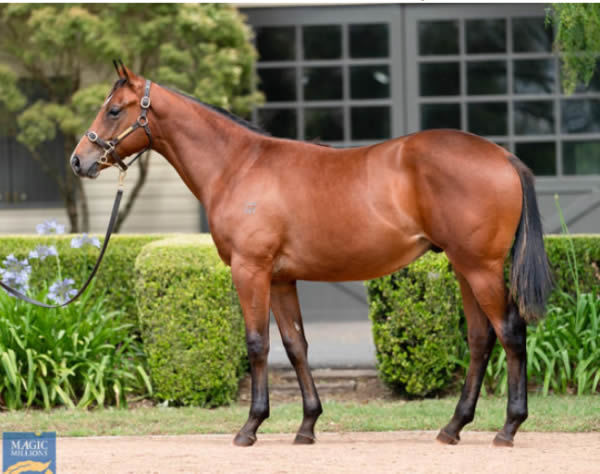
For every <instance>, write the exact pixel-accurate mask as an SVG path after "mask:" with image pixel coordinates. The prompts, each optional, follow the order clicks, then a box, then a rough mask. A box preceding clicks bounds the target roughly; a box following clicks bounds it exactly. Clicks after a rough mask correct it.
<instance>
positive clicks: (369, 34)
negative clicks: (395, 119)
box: [254, 22, 392, 146]
mask: <svg viewBox="0 0 600 474" xmlns="http://www.w3.org/2000/svg"><path fill="white" fill-rule="evenodd" d="M255 33H256V47H257V49H258V53H259V62H258V64H257V73H258V77H259V84H258V87H259V89H260V90H262V91H263V93H264V94H265V97H266V103H265V104H264V106H262V107H261V108H259V109H258V110H256V111H255V115H254V120H255V121H256V122H258V124H259V125H261V126H262V127H264V128H265V129H266V130H267V131H269V132H270V133H271V134H273V135H274V136H277V137H283V138H294V139H300V140H309V141H310V140H318V141H320V142H323V143H327V144H330V145H336V146H352V145H360V144H366V143H372V142H375V141H380V140H383V139H387V138H390V137H391V136H392V125H391V121H392V98H391V97H392V90H391V89H392V77H391V75H392V72H391V71H392V67H391V57H390V31H389V24H388V23H385V22H345V23H342V24H340V23H336V22H331V23H330V24H311V23H310V22H307V23H306V24H296V25H290V26H286V25H274V26H257V27H255Z"/></svg>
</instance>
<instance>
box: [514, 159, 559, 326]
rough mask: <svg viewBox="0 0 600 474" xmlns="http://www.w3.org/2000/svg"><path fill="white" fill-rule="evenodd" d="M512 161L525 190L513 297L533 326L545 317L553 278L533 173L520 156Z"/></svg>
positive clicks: (515, 248)
mask: <svg viewBox="0 0 600 474" xmlns="http://www.w3.org/2000/svg"><path fill="white" fill-rule="evenodd" d="M509 160H510V162H511V164H512V165H513V166H514V168H515V169H516V170H517V173H519V177H520V178H521V188H522V189H523V209H522V211H521V220H520V221H519V227H518V228H517V233H516V234H515V241H514V244H513V248H512V270H511V274H510V296H511V298H512V299H513V300H514V302H515V303H516V304H517V306H518V308H519V312H520V313H521V316H522V317H523V318H524V319H525V321H527V322H528V323H530V322H533V321H537V320H539V319H541V318H543V317H544V314H545V308H546V301H547V300H548V297H549V296H550V292H551V291H552V287H553V279H552V274H551V271H550V264H549V262H548V257H547V256H546V250H545V249H544V239H543V235H542V220H541V218H540V211H539V209H538V204H537V199H536V197H535V188H534V177H533V173H532V172H531V170H530V169H529V168H527V166H525V165H524V164H523V162H522V161H521V160H519V159H518V158H517V157H515V156H510V157H509Z"/></svg>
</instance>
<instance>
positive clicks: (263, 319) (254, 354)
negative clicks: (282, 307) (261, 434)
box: [231, 261, 271, 446]
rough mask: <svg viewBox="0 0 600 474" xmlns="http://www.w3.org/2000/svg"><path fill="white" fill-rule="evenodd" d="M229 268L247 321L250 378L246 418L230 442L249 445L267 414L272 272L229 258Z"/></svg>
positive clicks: (253, 441)
mask: <svg viewBox="0 0 600 474" xmlns="http://www.w3.org/2000/svg"><path fill="white" fill-rule="evenodd" d="M231 270H232V276H233V281H234V283H235V286H236V288H237V292H238V296H239V299H240V304H241V306H242V311H243V313H244V321H245V323H246V345H247V347H248V359H249V360H250V376H251V379H252V401H251V404H250V414H249V416H248V421H246V424H245V425H244V426H243V427H242V429H241V430H240V431H239V433H238V434H237V435H236V437H235V439H234V440H233V442H234V444H236V445H237V446H251V445H253V444H254V443H255V442H256V430H257V429H258V427H259V426H260V424H261V423H262V422H263V421H264V420H265V419H266V418H268V417H269V388H268V379H267V375H268V374H267V357H268V355H269V289H270V283H271V273H270V271H268V270H265V269H263V268H260V267H259V266H255V265H253V264H252V263H249V262H239V261H236V262H235V263H233V262H232V266H231Z"/></svg>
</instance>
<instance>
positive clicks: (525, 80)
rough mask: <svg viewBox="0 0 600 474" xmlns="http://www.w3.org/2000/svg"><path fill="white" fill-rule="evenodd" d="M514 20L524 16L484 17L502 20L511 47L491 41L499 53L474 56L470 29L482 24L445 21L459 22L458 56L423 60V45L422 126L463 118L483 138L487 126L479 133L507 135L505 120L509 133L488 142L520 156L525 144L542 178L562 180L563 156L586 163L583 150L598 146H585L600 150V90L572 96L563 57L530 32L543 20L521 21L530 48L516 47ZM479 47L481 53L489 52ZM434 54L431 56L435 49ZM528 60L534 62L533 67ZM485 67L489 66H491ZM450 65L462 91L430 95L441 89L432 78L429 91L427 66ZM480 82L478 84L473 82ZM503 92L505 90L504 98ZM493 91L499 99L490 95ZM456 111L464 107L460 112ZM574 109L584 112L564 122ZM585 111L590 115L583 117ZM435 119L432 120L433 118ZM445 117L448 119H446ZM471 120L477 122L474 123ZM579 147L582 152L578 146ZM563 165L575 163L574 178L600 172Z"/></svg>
mask: <svg viewBox="0 0 600 474" xmlns="http://www.w3.org/2000/svg"><path fill="white" fill-rule="evenodd" d="M516 18H518V17H498V18H492V19H486V21H488V20H490V21H492V20H500V22H501V21H504V25H505V43H503V42H502V41H500V40H499V39H498V38H502V34H501V32H500V33H499V34H498V35H497V37H496V39H495V40H492V41H491V43H490V45H491V46H490V49H495V50H497V51H498V52H481V51H479V52H478V53H476V54H473V53H470V52H469V51H468V49H469V48H468V44H467V43H468V34H469V33H468V31H467V30H468V28H469V24H468V23H469V22H472V21H475V22H476V21H477V20H472V19H465V18H459V19H455V18H449V19H448V18H445V19H444V20H443V21H446V22H457V25H458V51H457V53H455V54H420V51H421V50H420V47H419V46H418V47H417V48H416V53H417V56H416V58H415V59H416V67H417V70H418V71H421V72H418V73H417V74H418V75H419V74H420V76H421V80H420V81H419V82H420V84H419V87H420V91H419V96H418V97H417V98H416V102H417V107H418V111H419V113H420V116H421V118H420V121H421V127H426V128H433V127H428V125H429V124H432V125H435V124H436V123H437V122H436V120H435V117H436V116H437V117H438V118H441V119H442V121H443V120H446V121H447V122H448V123H450V124H454V123H457V122H456V120H458V121H459V122H460V124H461V127H460V128H461V129H463V130H470V131H474V132H475V133H477V129H478V128H481V130H480V132H485V131H486V130H487V131H488V132H492V131H493V130H494V131H504V130H503V127H504V124H503V123H504V120H506V121H507V123H506V130H505V131H506V134H505V135H504V134H501V135H497V134H494V135H492V134H484V135H485V137H486V138H488V139H490V140H492V141H495V142H501V143H504V144H505V145H506V146H507V148H508V149H509V150H511V151H512V152H516V149H517V148H518V147H519V146H518V145H519V144H523V145H522V146H521V147H519V148H521V150H522V151H524V152H525V151H527V152H530V153H533V154H532V155H531V157H530V159H529V161H530V162H531V163H532V164H533V165H534V166H538V167H539V168H538V169H539V170H540V172H541V173H542V174H544V175H548V174H551V175H553V176H563V164H564V160H563V150H565V149H566V150H568V151H569V153H571V155H570V156H575V155H574V153H579V155H577V159H579V160H581V154H582V153H583V152H582V151H579V150H587V149H588V148H589V149H591V147H592V144H590V145H589V147H588V148H586V145H582V144H581V143H585V142H590V141H597V142H598V143H599V147H600V130H597V127H598V126H597V125H596V124H597V121H598V119H599V118H600V88H596V87H594V86H590V89H591V90H582V88H578V89H577V90H576V92H575V93H574V94H572V95H570V96H566V95H565V94H564V93H563V91H562V87H561V84H560V76H559V72H560V55H558V54H554V53H552V52H551V50H549V49H548V48H547V41H548V40H547V38H546V37H545V36H544V35H545V34H542V33H541V30H540V27H538V28H537V30H535V31H534V32H533V33H532V32H531V28H530V26H531V25H532V24H534V23H535V21H537V20H539V18H538V19H537V20H536V18H535V17H521V18H519V22H520V23H519V22H518V23H519V25H518V26H519V30H518V35H519V36H518V37H519V38H521V40H522V38H525V40H526V41H527V42H528V43H526V44H525V45H523V44H515V43H514V41H516V37H515V34H516V33H515V30H514V28H515V22H516V21H517V20H516ZM427 21H432V22H435V21H440V20H437V19H436V20H433V19H432V20H427ZM427 21H426V22H427ZM500 22H497V23H496V24H495V25H496V26H495V27H496V30H497V31H500V27H499V26H498V25H500ZM479 26H481V25H479ZM525 27H527V28H525ZM528 28H529V29H528ZM478 34H479V35H483V36H485V35H486V34H487V33H486V31H485V29H484V28H479V32H478ZM417 35H418V29H417ZM546 36H547V35H546ZM472 44H474V43H472ZM478 48H479V49H480V50H481V49H485V48H480V47H478ZM503 48H505V51H501V50H502V49H503ZM528 49H529V50H528ZM428 52H429V53H432V51H428ZM433 53H435V51H433ZM528 61H533V63H531V62H528ZM486 62H487V63H488V64H487V65H485V63H486ZM450 63H454V64H456V66H458V68H459V71H460V77H459V79H458V81H459V84H458V85H457V88H456V89H452V88H448V87H449V86H448V84H446V85H445V87H446V89H443V88H441V87H440V88H439V89H438V90H437V91H432V87H433V88H435V87H436V86H435V81H433V79H431V81H432V82H433V86H432V87H430V88H427V86H423V80H424V79H425V80H426V79H427V76H425V77H423V73H422V71H423V68H427V67H433V66H428V65H433V64H440V65H444V64H450ZM479 64H481V66H479ZM503 64H505V67H506V76H503V69H504V65H503ZM490 65H492V66H494V68H493V69H494V70H493V71H492V72H493V74H491V73H489V74H488V76H486V74H485V71H483V70H482V69H481V68H484V67H485V66H490ZM425 70H426V69H425ZM432 71H433V72H435V69H432ZM441 72H442V70H440V71H439V72H438V76H440V74H441ZM488 72H489V71H488ZM432 74H433V73H432ZM433 77H435V74H434V75H433V76H431V78H433ZM469 80H471V82H469ZM474 81H478V82H477V83H475V82H474ZM424 87H425V88H424ZM504 90H506V92H505V93H504ZM432 92H437V93H432ZM452 92H454V94H452ZM486 92H488V93H486ZM489 92H497V93H493V94H491V93H489ZM499 103H504V104H505V107H506V112H504V108H503V109H502V110H500V109H499V108H498V107H500V105H499ZM477 104H479V105H477ZM436 105H437V107H436ZM456 107H460V109H457V108H456ZM568 107H570V110H572V111H574V110H578V111H579V112H578V113H577V114H574V113H573V112H571V114H570V116H567V117H565V116H564V113H565V108H568ZM496 108H497V109H498V110H496ZM452 110H455V111H456V112H453V113H454V115H447V114H448V113H451V112H452ZM582 110H583V111H584V112H585V113H581V111H582ZM504 113H506V116H504ZM424 114H427V115H424ZM456 114H458V116H456ZM496 115H498V116H496ZM432 117H434V118H433V119H432ZM444 117H447V118H446V119H444ZM452 117H455V118H452ZM469 117H471V120H472V121H473V122H474V123H471V124H469ZM486 117H487V118H488V119H489V120H492V122H494V123H492V124H485V126H483V125H482V124H481V123H480V122H478V121H480V120H481V119H482V118H486ZM570 117H572V118H570ZM438 121H439V120H438ZM482 126H483V128H482ZM571 142H572V143H576V145H574V146H572V147H571V148H568V147H567V148H565V145H564V144H565V143H571ZM536 143H538V144H539V149H536V147H535V146H533V145H534V144H536ZM525 145H527V146H528V147H529V148H527V147H526V146H525ZM576 146H578V147H579V148H576ZM599 149H600V148H599ZM573 150H577V151H576V152H575V151H573ZM536 153H537V154H536ZM540 153H542V154H540ZM543 153H546V155H543ZM550 156H554V161H553V162H552V163H551V164H548V165H546V164H544V163H545V162H544V161H543V160H542V159H548V158H549V157H550ZM565 159H570V160H571V162H570V163H571V164H570V165H569V166H571V168H570V171H569V174H574V173H576V172H579V171H578V170H584V171H581V172H590V170H595V169H600V168H598V167H594V166H587V167H586V166H582V165H581V162H580V161H578V162H577V166H575V165H573V164H572V162H573V160H574V159H575V158H571V157H565ZM536 160H537V161H536ZM540 160H542V161H540ZM526 161H528V160H526ZM573 170H575V171H573ZM585 170H587V171H585Z"/></svg>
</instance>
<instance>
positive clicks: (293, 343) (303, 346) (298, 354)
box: [282, 336, 308, 367]
mask: <svg viewBox="0 0 600 474" xmlns="http://www.w3.org/2000/svg"><path fill="white" fill-rule="evenodd" d="M282 342H283V347H285V352H286V353H287V355H288V359H290V362H291V364H292V366H294V367H295V366H296V364H298V363H301V362H303V361H306V352H307V350H308V344H307V343H306V340H305V339H304V338H303V337H300V336H296V337H290V336H283V337H282Z"/></svg>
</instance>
